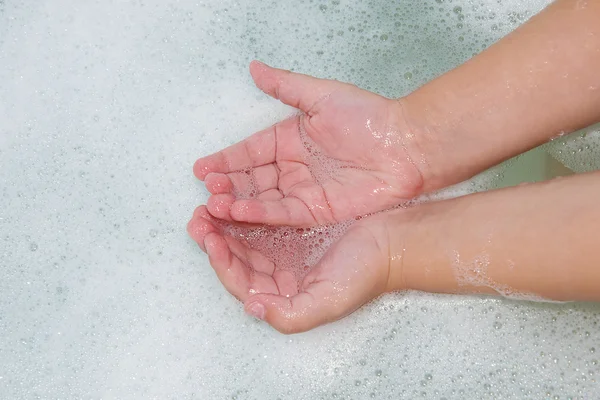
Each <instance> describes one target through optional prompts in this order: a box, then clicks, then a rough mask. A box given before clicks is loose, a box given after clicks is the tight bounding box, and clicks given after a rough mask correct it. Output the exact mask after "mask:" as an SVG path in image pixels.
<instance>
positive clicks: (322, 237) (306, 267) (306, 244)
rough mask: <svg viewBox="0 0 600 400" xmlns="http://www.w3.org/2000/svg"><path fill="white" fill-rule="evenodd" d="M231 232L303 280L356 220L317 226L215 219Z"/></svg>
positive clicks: (281, 268) (280, 267)
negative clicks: (272, 224)
mask: <svg viewBox="0 0 600 400" xmlns="http://www.w3.org/2000/svg"><path fill="white" fill-rule="evenodd" d="M213 222H215V223H216V224H217V225H219V226H220V227H221V229H222V232H223V234H225V235H229V236H231V237H233V238H235V239H237V240H239V241H240V242H241V243H243V244H245V245H247V246H248V247H249V248H251V249H253V250H256V251H258V252H260V253H261V254H262V255H264V256H265V257H266V258H267V259H269V260H270V261H271V262H273V263H274V264H275V266H276V268H277V269H280V270H285V271H290V272H291V273H292V274H293V275H294V277H295V279H296V281H297V282H298V283H299V284H300V283H301V282H302V280H303V279H304V276H306V274H308V273H309V272H310V271H311V270H312V269H313V268H314V266H315V265H316V264H317V263H318V262H319V261H320V260H321V258H322V257H323V255H324V254H325V253H326V252H327V250H328V249H329V247H331V245H332V244H333V243H335V242H336V241H337V240H338V239H339V238H341V237H342V236H343V235H344V233H346V231H347V230H348V228H349V227H350V226H351V225H352V224H353V223H354V220H348V221H344V222H341V223H338V224H335V225H327V226H318V227H313V228H294V227H272V226H266V225H263V226H256V227H245V226H241V225H233V224H229V223H223V222H219V221H217V220H214V221H213Z"/></svg>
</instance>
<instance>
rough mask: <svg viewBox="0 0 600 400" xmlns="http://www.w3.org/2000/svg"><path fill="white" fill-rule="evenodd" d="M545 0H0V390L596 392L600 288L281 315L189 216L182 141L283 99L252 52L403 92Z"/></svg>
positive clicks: (116, 394)
mask: <svg viewBox="0 0 600 400" xmlns="http://www.w3.org/2000/svg"><path fill="white" fill-rule="evenodd" d="M547 3H549V0H531V1H525V0H523V1H519V0H504V1H502V2H496V1H494V2H490V1H470V0H469V1H467V0H453V1H452V2H450V1H449V0H445V1H442V0H436V1H419V2H408V1H406V2H389V1H382V0H377V1H356V0H352V1H351V0H340V1H338V0H332V1H329V2H326V1H319V2H317V1H313V2H310V1H297V2H282V1H278V2H258V1H248V2H234V1H229V0H220V1H216V0H214V1H213V0H210V1H203V2H199V1H196V0H178V1H175V0H160V1H159V0H147V1H144V2H136V1H131V2H120V3H119V6H118V7H115V6H114V4H113V3H112V2H106V1H85V2H73V1H68V0H40V1H35V2H32V1H25V0H5V1H0V99H2V102H1V104H0V160H1V164H2V168H0V181H1V182H2V184H1V185H0V265H1V266H2V268H1V269H0V278H1V279H0V360H2V361H1V362H0V398H2V399H36V398H43V399H46V398H47V399H51V398H60V399H98V398H106V399H111V398H127V399H138V398H144V399H167V398H176V399H238V400H242V399H277V398H281V399H311V400H312V399H365V398H366V399H369V398H383V399H386V398H391V399H402V398H405V399H415V398H432V399H442V398H447V399H465V398H473V399H483V398H503V399H522V398H536V399H538V398H549V399H554V398H559V399H568V398H572V399H593V398H597V393H598V387H599V379H598V377H599V376H600V362H599V360H600V359H599V357H598V354H599V353H598V352H599V351H600V347H599V346H598V335H597V331H598V326H600V310H599V309H598V307H597V306H595V305H591V304H570V305H568V306H563V305H554V304H539V303H535V304H531V303H527V302H513V301H507V300H502V299H497V298H490V297H485V298H479V297H471V296H439V295H431V294H421V293H412V292H411V293H395V294H389V295H386V296H383V297H381V298H380V299H378V300H377V301H374V302H372V303H370V304H368V305H366V306H365V307H363V308H362V309H360V310H358V311H357V312H355V313H353V314H352V315H350V316H348V317H347V318H344V319H343V320H341V321H338V322H336V323H335V324H330V325H326V326H323V327H320V328H318V329H315V330H314V331H311V332H307V333H304V334H301V335H296V336H291V337H289V336H282V335H280V334H278V333H276V332H274V331H273V330H272V329H270V328H269V327H268V326H266V324H264V323H258V322H256V321H254V320H253V319H252V318H250V317H247V316H246V315H245V314H244V312H243V309H242V307H240V305H239V303H238V302H237V301H236V300H235V299H234V298H233V297H232V296H230V295H229V294H228V293H227V292H226V291H225V290H224V289H223V287H222V285H221V283H220V282H219V281H218V279H217V278H216V277H215V274H214V272H213V271H212V268H211V267H210V266H209V265H208V261H207V259H206V257H204V256H202V255H201V254H200V253H199V251H198V248H197V246H196V245H195V244H194V243H193V242H192V241H191V240H189V239H188V238H187V236H186V234H185V232H183V225H184V224H185V221H187V220H188V219H189V215H190V212H191V210H193V209H194V208H195V207H196V206H197V205H198V204H202V203H204V202H205V201H206V198H207V196H208V194H207V193H206V192H205V191H204V190H203V189H201V186H200V185H198V186H196V185H195V181H194V178H193V177H192V176H191V173H190V166H191V165H192V163H193V162H194V160H195V159H196V158H198V157H200V156H202V155H205V154H209V153H212V152H214V151H218V150H220V149H222V148H224V147H225V146H228V145H231V144H232V143H234V142H237V141H239V140H241V139H243V138H244V137H245V136H247V135H248V134H250V133H251V132H255V131H258V130H259V129H262V128H264V127H265V126H268V125H270V124H273V123H275V122H276V121H279V120H281V119H282V118H285V117H286V116H288V115H289V113H290V109H289V108H287V107H283V106H281V105H279V104H278V103H277V102H275V101H272V100H271V99H268V98H266V96H265V95H264V94H262V93H260V91H258V90H256V89H255V88H254V86H253V85H252V82H251V79H250V77H249V76H248V71H247V66H248V63H249V62H250V60H252V59H255V58H257V59H260V60H263V61H265V62H267V63H269V64H271V65H274V66H279V67H283V68H291V69H293V70H297V71H299V72H303V73H307V74H311V75H316V76H319V77H324V78H335V79H339V80H342V81H349V82H352V83H355V84H357V85H358V86H360V87H363V88H366V89H370V90H372V91H375V92H377V93H380V94H382V95H385V96H389V97H398V96H400V95H402V94H405V93H408V92H409V91H410V90H412V89H414V88H416V87H418V86H419V85H421V84H423V83H425V82H426V81H428V80H429V79H431V78H433V77H435V76H437V75H439V74H440V73H442V72H444V71H446V70H448V69H450V68H452V67H454V66H456V65H458V64H459V63H460V62H462V61H464V60H466V59H467V58H469V57H471V56H472V55H473V54H474V53H477V52H479V51H481V49H483V48H484V47H485V46H488V45H489V44H491V43H492V42H494V41H495V40H497V39H498V38H500V37H501V36H503V35H504V34H506V33H507V32H508V31H510V30H512V29H514V28H515V27H517V26H518V25H519V24H521V23H523V22H524V21H525V20H526V19H527V18H528V17H529V16H531V15H533V14H535V13H536V12H537V11H539V10H540V9H541V7H542V6H544V5H545V4H547ZM299 16H301V17H300V18H299ZM574 150H576V151H577V149H574ZM585 150H586V149H585V146H584V148H583V150H582V152H584V151H585ZM525 157H527V155H525ZM501 173H502V168H500V169H499V170H498V169H496V170H494V171H491V172H489V173H486V174H483V175H482V176H480V177H478V178H477V179H475V180H471V181H470V182H466V183H464V184H463V185H462V186H461V185H459V186H460V187H458V188H456V189H455V192H452V193H449V192H446V193H445V196H450V197H452V196H456V195H460V194H467V193H470V192H472V191H477V190H486V189H489V188H493V187H494V185H495V183H496V182H497V180H498V177H497V175H500V174H501ZM317 235H318V233H317ZM463 261H464V260H463ZM515 268H518V266H515Z"/></svg>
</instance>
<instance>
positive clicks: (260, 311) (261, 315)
mask: <svg viewBox="0 0 600 400" xmlns="http://www.w3.org/2000/svg"><path fill="white" fill-rule="evenodd" d="M246 312H247V313H248V314H249V315H251V316H253V317H254V318H258V319H260V320H264V319H265V315H266V313H267V309H266V308H265V306H264V305H263V304H261V303H259V302H257V301H255V302H252V303H250V304H248V305H247V306H246Z"/></svg>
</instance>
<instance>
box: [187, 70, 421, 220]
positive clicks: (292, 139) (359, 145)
mask: <svg viewBox="0 0 600 400" xmlns="http://www.w3.org/2000/svg"><path fill="white" fill-rule="evenodd" d="M250 72H251V74H252V77H253V78H254V81H255V82H256V85H257V86H258V87H259V88H260V89H261V90H263V91H264V92H266V93H267V94H269V95H271V96H273V97H275V98H277V99H280V100H281V101H282V102H284V103H286V104H288V105H291V106H293V107H296V108H298V109H299V110H300V111H301V113H299V114H298V115H297V116H294V117H291V118H289V119H287V120H284V121H282V122H280V123H278V124H276V125H274V126H272V127H270V128H268V129H265V130H263V131H260V132H258V133H255V134H254V135H252V136H250V137H249V138H247V139H245V140H243V141H242V142H239V143H237V144H235V145H233V146H231V147H228V148H226V149H224V150H222V151H220V152H218V153H215V154H212V155H210V156H207V157H204V158H201V159H199V160H198V161H197V162H196V164H195V165H194V173H195V175H196V176H197V177H198V178H199V179H201V180H203V181H205V184H206V187H207V188H208V190H209V191H210V193H211V197H210V198H209V200H208V204H207V209H208V211H209V212H210V214H212V215H213V216H215V217H217V218H220V219H224V220H228V221H240V222H250V223H265V224H270V225H293V226H314V225H322V224H328V223H335V222H339V221H344V220H346V219H349V218H353V217H356V216H360V215H365V214H368V213H371V212H376V211H380V210H383V209H387V208H390V207H392V206H394V205H396V204H398V203H401V202H402V201H404V200H408V199H411V198H412V197H414V196H416V195H418V194H419V192H420V189H421V187H422V184H423V182H422V177H421V174H420V172H419V170H418V168H417V167H416V165H415V162H414V161H415V160H414V159H413V157H412V155H413V154H418V149H417V148H416V146H417V145H416V143H415V138H414V136H413V135H412V133H411V132H410V129H409V128H408V125H407V124H406V122H405V121H404V118H403V116H402V108H401V105H400V103H399V102H397V101H394V100H390V99H387V98H385V97H382V96H379V95H377V94H374V93H371V92H368V91H365V90H362V89H359V88H357V87H356V86H353V85H350V84H345V83H341V82H337V81H330V80H322V79H317V78H312V77H309V76H306V75H301V74H296V73H292V72H289V71H284V70H279V69H275V68H271V67H268V66H266V65H265V64H262V63H259V62H256V61H255V62H253V63H252V64H251V65H250Z"/></svg>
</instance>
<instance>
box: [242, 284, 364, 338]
mask: <svg viewBox="0 0 600 400" xmlns="http://www.w3.org/2000/svg"><path fill="white" fill-rule="evenodd" d="M335 293H336V291H335V287H333V285H332V284H331V283H330V282H328V281H318V282H315V283H312V284H311V285H310V286H309V287H308V288H306V289H305V291H303V292H301V293H298V294H297V295H295V296H291V297H286V296H281V295H273V294H255V295H253V296H250V297H249V298H248V299H247V301H246V302H245V304H244V310H245V311H246V312H247V313H248V314H250V315H252V316H254V317H256V318H258V319H262V320H264V321H266V322H267V323H268V324H269V325H271V326H272V327H273V328H275V329H277V330H278V331H279V332H282V333H286V334H290V333H299V332H304V331H307V330H310V329H313V328H315V327H317V326H320V325H323V324H326V323H328V322H331V321H335V320H337V319H340V318H342V317H343V316H344V315H347V314H349V313H350V312H352V311H354V310H353V309H350V310H348V309H346V308H345V303H344V301H343V300H342V301H336V300H337V296H335Z"/></svg>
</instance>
